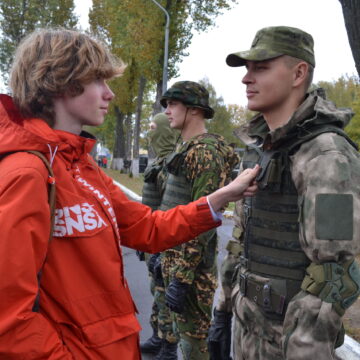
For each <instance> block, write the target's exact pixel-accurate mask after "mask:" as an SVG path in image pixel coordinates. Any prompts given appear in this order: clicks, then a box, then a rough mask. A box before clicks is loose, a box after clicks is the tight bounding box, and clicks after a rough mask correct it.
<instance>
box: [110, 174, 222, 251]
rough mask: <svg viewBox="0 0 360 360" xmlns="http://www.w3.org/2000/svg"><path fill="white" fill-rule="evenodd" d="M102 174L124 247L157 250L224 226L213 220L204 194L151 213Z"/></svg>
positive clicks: (148, 208)
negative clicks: (186, 203)
mask: <svg viewBox="0 0 360 360" xmlns="http://www.w3.org/2000/svg"><path fill="white" fill-rule="evenodd" d="M103 176H104V180H105V182H106V186H107V188H108V190H109V192H110V196H111V200H112V204H113V207H114V212H115V216H116V219H117V223H118V226H119V231H120V237H121V244H122V245H124V246H127V247H129V248H132V249H136V250H140V251H145V252H149V253H156V252H159V251H164V250H166V249H169V248H172V247H174V246H176V245H179V244H182V243H184V242H186V241H189V240H190V239H192V238H194V237H196V236H197V235H199V234H201V233H202V232H205V231H208V230H210V229H212V228H215V227H217V226H219V225H221V221H215V220H214V219H213V217H212V215H211V211H210V209H209V205H208V203H207V200H206V198H205V197H202V198H200V199H198V200H197V201H194V202H191V203H190V204H188V205H180V206H177V207H176V208H174V209H170V210H168V211H160V210H157V211H153V212H152V210H151V208H150V207H148V206H146V205H143V204H140V203H137V202H135V201H131V200H128V199H127V197H126V196H125V194H124V193H123V192H122V191H121V190H120V189H119V187H118V186H116V185H115V184H114V183H113V180H112V179H111V178H109V177H106V176H105V175H103Z"/></svg>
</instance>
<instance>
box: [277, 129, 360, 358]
mask: <svg viewBox="0 0 360 360" xmlns="http://www.w3.org/2000/svg"><path fill="white" fill-rule="evenodd" d="M292 174H293V179H294V182H295V185H296V187H297V189H298V193H299V196H300V242H301V245H302V248H303V250H304V252H305V253H306V255H307V256H308V258H309V259H310V261H311V262H312V263H313V264H316V265H319V264H324V263H337V264H342V263H344V262H345V261H348V260H351V259H353V258H354V256H355V255H356V254H358V252H359V245H360V241H359V240H360V222H359V219H360V198H359V194H360V159H359V154H358V153H357V152H356V151H355V150H354V149H353V148H352V147H351V146H350V145H349V144H348V143H347V142H346V140H345V139H344V138H343V137H341V136H338V135H335V134H330V133H327V134H323V135H320V136H318V137H317V138H316V139H315V140H314V141H310V142H308V143H305V144H303V145H302V147H301V149H300V150H299V151H298V152H297V153H296V155H295V156H294V159H293V172H292ZM294 324H296V326H295V327H294ZM340 327H341V317H340V316H339V315H338V314H337V312H336V311H335V310H334V306H333V304H332V303H330V302H325V301H322V300H321V299H320V298H319V297H318V296H317V295H316V294H311V293H309V292H307V291H300V293H299V294H298V295H296V296H295V297H294V298H293V299H292V300H291V301H290V303H289V306H288V309H287V313H286V316H285V321H284V339H285V340H284V351H285V353H286V356H287V357H286V358H287V359H292V358H293V357H292V355H291V354H297V353H298V351H299V349H298V347H299V346H301V347H302V349H301V352H302V354H304V355H303V356H304V357H311V356H312V355H311V354H314V353H317V354H321V355H319V356H320V357H319V359H328V358H331V357H332V356H331V350H332V344H334V343H336V341H337V337H338V336H339V329H340ZM305 333H306V334H307V335H306V337H304V334H305ZM319 334H322V335H321V339H320V340H318V341H313V339H318V335H319ZM306 339H308V340H309V341H308V342H307V341H306ZM310 339H311V340H310ZM317 347H318V348H317ZM304 349H306V351H307V352H306V353H304ZM320 349H321V350H320Z"/></svg>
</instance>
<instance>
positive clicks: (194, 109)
mask: <svg viewBox="0 0 360 360" xmlns="http://www.w3.org/2000/svg"><path fill="white" fill-rule="evenodd" d="M190 114H191V115H204V110H202V109H200V108H197V107H191V108H190Z"/></svg>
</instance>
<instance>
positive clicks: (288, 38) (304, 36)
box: [226, 26, 315, 67]
mask: <svg viewBox="0 0 360 360" xmlns="http://www.w3.org/2000/svg"><path fill="white" fill-rule="evenodd" d="M281 55H289V56H292V57H295V58H298V59H301V60H304V61H306V62H308V63H309V64H311V65H312V66H314V67H315V55H314V40H313V38H312V36H311V35H310V34H308V33H306V32H305V31H302V30H300V29H297V28H293V27H288V26H273V27H266V28H263V29H261V30H259V31H258V32H257V33H256V35H255V38H254V40H253V42H252V44H251V48H250V50H248V51H240V52H237V53H233V54H230V55H228V56H227V58H226V63H227V64H228V65H229V66H243V65H245V63H246V60H250V61H262V60H268V59H273V58H276V57H278V56H281Z"/></svg>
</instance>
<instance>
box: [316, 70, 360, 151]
mask: <svg viewBox="0 0 360 360" xmlns="http://www.w3.org/2000/svg"><path fill="white" fill-rule="evenodd" d="M316 87H322V88H323V89H325V91H326V95H327V97H328V99H329V100H331V101H332V102H333V103H335V105H336V106H337V107H340V108H341V107H347V108H351V109H352V110H353V111H354V113H355V115H354V117H353V118H352V119H351V121H350V123H349V124H348V125H347V126H346V128H345V131H346V133H347V134H348V135H349V136H350V138H351V139H352V140H353V141H355V142H356V143H357V144H358V145H359V146H360V83H359V79H358V77H357V76H341V77H340V78H339V79H338V80H336V81H333V82H326V81H320V82H318V83H317V84H316Z"/></svg>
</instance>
